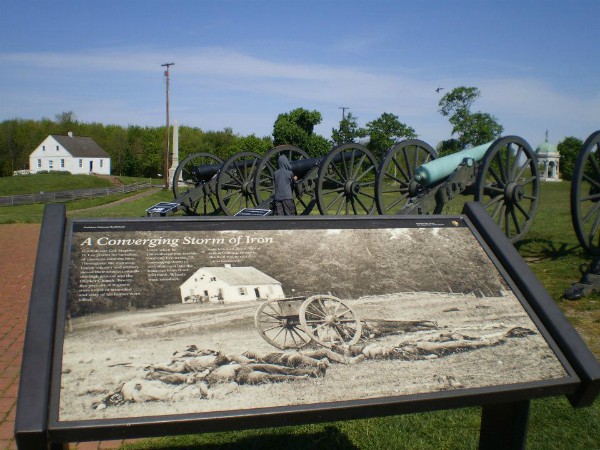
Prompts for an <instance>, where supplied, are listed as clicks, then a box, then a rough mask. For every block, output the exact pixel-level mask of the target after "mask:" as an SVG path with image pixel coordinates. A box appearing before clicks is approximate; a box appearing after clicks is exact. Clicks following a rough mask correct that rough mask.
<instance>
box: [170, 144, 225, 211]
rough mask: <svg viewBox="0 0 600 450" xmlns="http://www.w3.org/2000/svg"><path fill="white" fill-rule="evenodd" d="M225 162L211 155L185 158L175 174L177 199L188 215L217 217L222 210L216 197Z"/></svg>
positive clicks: (194, 155)
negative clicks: (218, 176) (218, 175)
mask: <svg viewBox="0 0 600 450" xmlns="http://www.w3.org/2000/svg"><path fill="white" fill-rule="evenodd" d="M222 164H223V160H222V159H221V158H219V157H218V156H215V155H211V154H210V153H194V154H192V155H190V156H188V157H187V158H185V159H184V160H183V161H181V163H179V165H178V166H177V168H176V169H175V173H174V174H173V180H172V190H173V195H174V196H175V199H176V200H177V201H179V203H180V204H181V206H182V207H183V211H184V213H185V214H187V215H204V216H208V215H217V214H220V213H221V208H220V206H219V203H218V201H217V196H216V184H217V182H216V179H217V173H218V172H219V169H220V168H221V165H222Z"/></svg>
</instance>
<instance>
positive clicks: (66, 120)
mask: <svg viewBox="0 0 600 450" xmlns="http://www.w3.org/2000/svg"><path fill="white" fill-rule="evenodd" d="M55 117H56V122H57V123H59V124H61V125H70V124H74V123H77V115H76V114H75V113H74V112H73V111H65V112H61V113H59V114H57V115H56V116H55Z"/></svg>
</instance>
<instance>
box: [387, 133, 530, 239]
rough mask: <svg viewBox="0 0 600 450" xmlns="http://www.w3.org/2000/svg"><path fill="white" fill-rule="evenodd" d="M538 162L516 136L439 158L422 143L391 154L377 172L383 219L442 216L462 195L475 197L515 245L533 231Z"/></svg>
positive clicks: (407, 144)
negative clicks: (405, 215)
mask: <svg viewBox="0 0 600 450" xmlns="http://www.w3.org/2000/svg"><path fill="white" fill-rule="evenodd" d="M539 183H540V177H539V170H538V164H537V157H536V155H535V152H534V151H533V150H532V149H531V147H530V146H529V144H528V143H527V142H526V141H525V140H524V139H522V138H520V137H518V136H506V137H502V138H499V139H497V140H495V141H493V142H489V143H487V144H483V145H479V146H477V147H473V148H470V149H466V150H463V151H460V152H457V153H454V154H451V155H448V156H444V157H441V158H438V155H437V153H436V152H435V150H433V148H431V147H430V146H429V145H427V144H426V143H425V142H423V141H420V140H418V139H411V140H407V141H404V142H401V143H399V144H398V145H396V146H394V147H393V148H392V149H390V150H388V152H387V153H386V155H385V156H384V158H383V160H382V162H381V164H380V166H379V170H378V178H377V184H376V187H377V190H376V200H377V210H378V212H379V213H380V214H440V213H442V212H443V210H444V207H446V206H447V205H448V203H449V202H450V201H451V200H452V199H453V198H454V197H456V196H457V195H458V194H464V195H473V196H474V199H475V201H478V202H480V203H481V204H483V206H484V207H485V208H486V210H487V211H488V213H489V214H490V216H491V217H492V219H494V221H495V222H496V223H497V224H498V226H499V227H500V228H501V229H502V231H503V232H504V234H505V235H506V236H507V237H508V239H509V240H510V241H511V242H516V241H518V240H519V239H521V238H523V236H525V234H527V231H528V230H529V229H530V228H531V225H532V223H533V218H534V217H535V213H536V211H537V206H538V202H539Z"/></svg>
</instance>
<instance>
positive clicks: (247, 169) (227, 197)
mask: <svg viewBox="0 0 600 450" xmlns="http://www.w3.org/2000/svg"><path fill="white" fill-rule="evenodd" d="M260 159H261V156H260V155H259V154H258V153H254V152H240V153H236V154H235V155H233V156H232V157H231V158H229V159H228V160H227V161H225V162H224V163H223V168H222V169H221V171H220V172H219V175H218V176H217V201H218V202H219V206H220V207H221V210H222V211H223V213H224V214H225V215H227V216H232V215H234V214H235V213H237V212H238V211H240V210H242V209H244V208H254V207H256V199H255V197H254V175H255V174H256V167H257V166H258V163H259V161H260Z"/></svg>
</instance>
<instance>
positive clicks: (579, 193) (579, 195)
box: [571, 130, 600, 256]
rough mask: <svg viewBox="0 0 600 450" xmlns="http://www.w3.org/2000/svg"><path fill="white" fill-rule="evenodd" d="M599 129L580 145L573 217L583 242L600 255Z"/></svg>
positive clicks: (574, 189)
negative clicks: (599, 231)
mask: <svg viewBox="0 0 600 450" xmlns="http://www.w3.org/2000/svg"><path fill="white" fill-rule="evenodd" d="M598 200H600V130H598V131H596V132H594V133H592V134H591V135H590V136H589V137H588V138H587V139H586V141H585V142H584V143H583V145H582V146H581V150H580V152H579V155H578V156H577V161H576V162H575V170H574V172H573V184H571V220H572V221H573V228H575V234H577V239H579V242H580V243H581V246H582V247H583V248H584V249H585V250H586V251H587V252H588V253H589V254H590V255H592V256H600V238H599V236H600V234H599V233H598V230H599V229H600V203H599V202H598Z"/></svg>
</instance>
